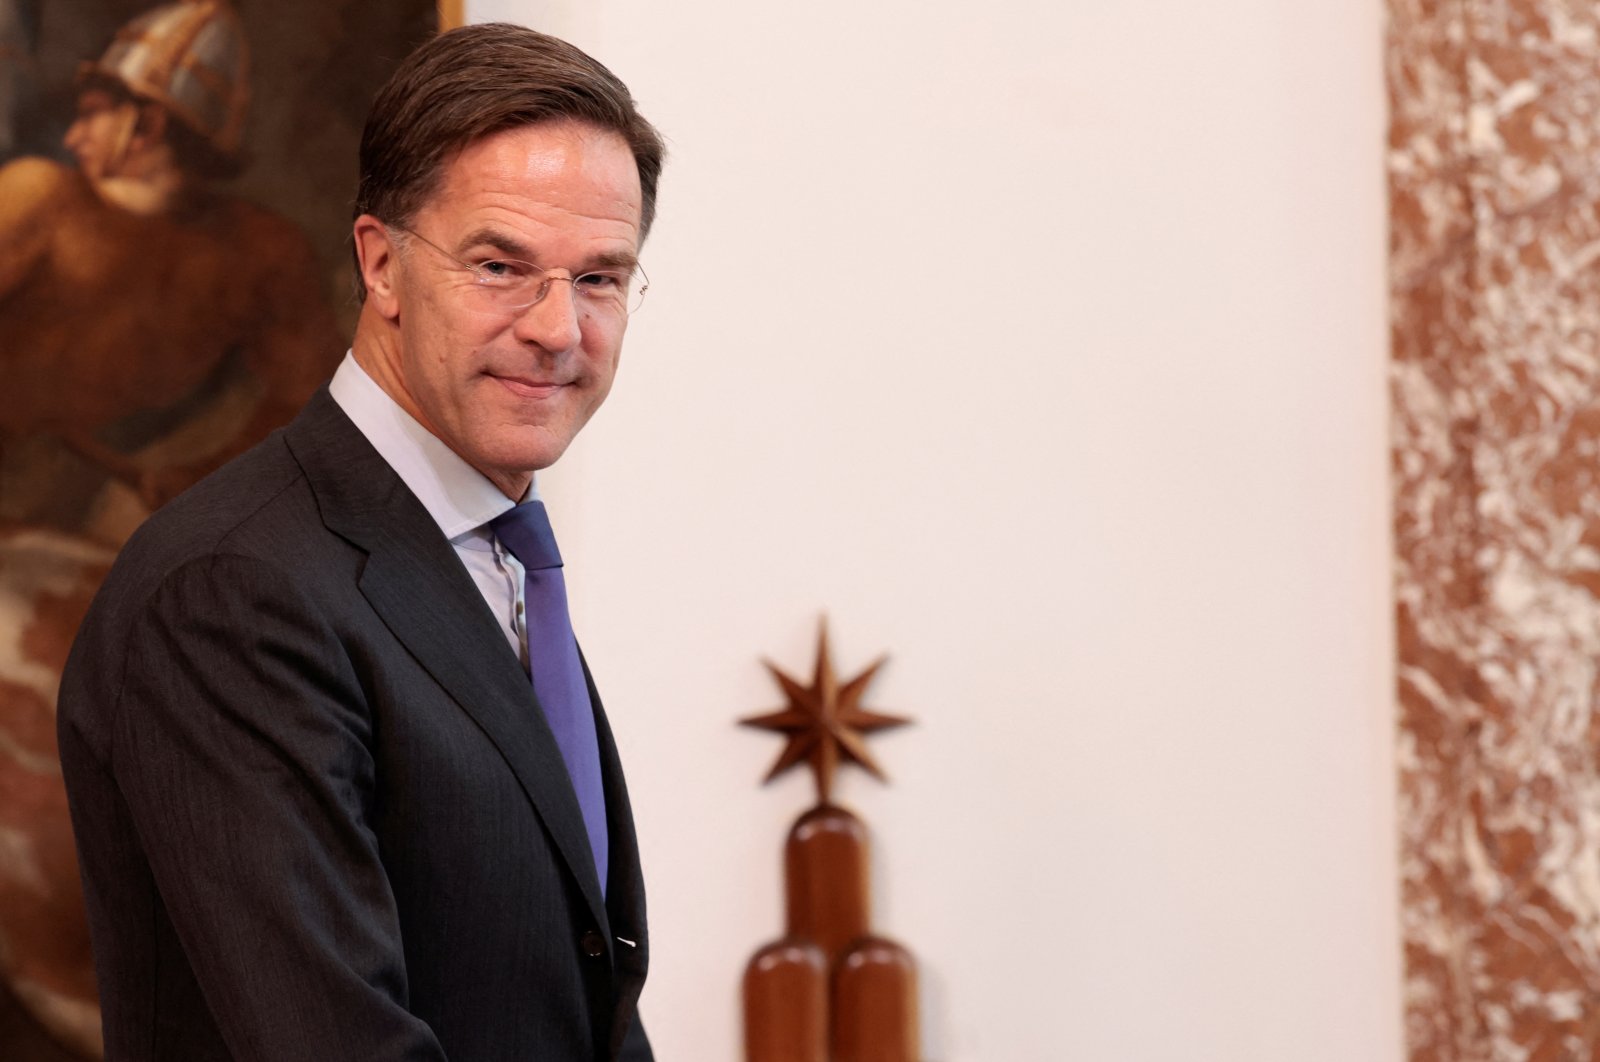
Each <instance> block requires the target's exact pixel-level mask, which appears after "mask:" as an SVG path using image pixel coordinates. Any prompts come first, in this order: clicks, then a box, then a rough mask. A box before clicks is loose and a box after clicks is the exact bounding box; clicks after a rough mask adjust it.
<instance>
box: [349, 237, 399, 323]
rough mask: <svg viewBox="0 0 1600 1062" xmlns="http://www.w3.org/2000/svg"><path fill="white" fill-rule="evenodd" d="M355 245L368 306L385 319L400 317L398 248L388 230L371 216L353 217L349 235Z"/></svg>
mask: <svg viewBox="0 0 1600 1062" xmlns="http://www.w3.org/2000/svg"><path fill="white" fill-rule="evenodd" d="M351 236H352V238H353V239H354V240H355V245H356V261H357V262H359V263H360V267H361V282H362V283H363V284H365V285H366V287H367V304H368V305H369V306H371V307H372V308H373V309H374V310H377V311H378V313H379V314H381V315H382V316H383V317H384V318H386V319H387V320H390V321H393V320H395V319H396V318H398V317H399V316H400V299H399V295H398V294H397V291H396V283H395V282H396V280H397V279H398V272H399V269H400V255H399V251H400V249H399V248H398V247H397V246H396V245H395V242H394V240H393V239H392V238H391V237H390V236H389V227H388V226H387V225H385V224H384V223H383V222H381V221H379V220H378V219H377V218H375V217H373V216H372V215H371V214H362V215H361V216H360V217H358V218H356V223H355V227H354V229H353V230H352V232H351Z"/></svg>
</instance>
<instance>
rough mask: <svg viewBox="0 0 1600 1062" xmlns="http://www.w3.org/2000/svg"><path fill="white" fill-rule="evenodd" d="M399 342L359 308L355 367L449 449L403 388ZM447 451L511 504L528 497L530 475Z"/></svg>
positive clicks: (390, 327)
mask: <svg viewBox="0 0 1600 1062" xmlns="http://www.w3.org/2000/svg"><path fill="white" fill-rule="evenodd" d="M401 343H402V339H401V336H400V330H399V328H397V327H396V326H395V325H394V324H392V323H391V322H389V321H388V320H386V319H384V317H383V316H382V315H381V314H379V313H377V312H376V311H374V310H373V308H372V307H371V306H370V305H363V306H362V307H361V316H360V317H359V318H358V319H357V321H356V334H355V337H354V339H353V340H352V341H351V344H350V353H351V355H352V356H353V357H354V358H355V359H356V364H357V365H359V366H361V369H362V371H363V372H365V373H366V374H367V375H368V376H370V377H371V378H372V382H373V383H375V384H377V385H378V387H379V388H380V389H381V390H382V391H383V393H384V394H386V395H388V396H389V397H390V398H391V399H392V400H393V401H394V404H395V405H397V406H399V407H400V408H401V409H403V410H404V411H405V412H406V415H407V416H409V417H410V418H411V419H412V420H414V421H416V422H417V423H418V424H420V425H422V426H423V428H425V429H427V431H428V433H429V434H430V435H432V436H433V437H434V438H436V439H438V440H439V441H440V442H442V443H444V444H445V445H446V446H450V441H449V439H447V438H446V437H445V436H444V435H443V434H442V433H441V432H440V431H439V430H438V429H437V428H435V427H434V426H433V424H432V422H431V421H430V420H429V419H428V416H427V414H426V413H424V412H423V411H422V407H421V405H420V404H419V403H418V402H417V400H416V399H415V398H414V397H413V396H412V394H411V390H410V388H408V387H407V386H406V383H405V376H404V369H403V367H402V362H401ZM450 448H451V449H452V450H455V452H456V454H457V456H459V457H460V458H461V459H462V460H463V461H466V462H467V463H468V464H469V465H472V467H473V468H475V469H477V471H478V473H479V474H480V475H482V476H483V477H484V478H485V479H487V480H488V481H489V482H490V483H493V484H494V485H495V487H496V489H498V490H499V491H500V493H502V494H504V495H505V496H506V497H508V498H510V499H511V500H512V501H514V502H520V501H521V500H522V499H523V497H524V496H526V495H527V493H528V484H530V483H532V482H533V473H531V472H523V473H520V474H517V475H508V474H506V473H501V472H497V471H494V470H492V469H486V468H479V467H478V466H477V465H476V464H473V462H472V459H471V458H469V457H468V456H467V455H466V454H463V453H461V451H459V450H456V448H455V447H453V446H451V447H450Z"/></svg>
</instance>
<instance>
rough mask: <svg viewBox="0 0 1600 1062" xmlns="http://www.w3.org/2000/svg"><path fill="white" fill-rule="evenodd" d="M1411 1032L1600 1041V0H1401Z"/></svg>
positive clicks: (1396, 335)
mask: <svg viewBox="0 0 1600 1062" xmlns="http://www.w3.org/2000/svg"><path fill="white" fill-rule="evenodd" d="M1389 16H1390V30H1389V41H1388V80H1389V90H1390V100H1391V129H1390V154H1389V185H1390V191H1391V222H1392V236H1391V255H1390V283H1391V293H1392V307H1393V318H1392V327H1393V362H1392V377H1391V384H1392V393H1393V402H1394V407H1393V421H1392V438H1393V446H1394V449H1393V474H1394V480H1393V482H1394V491H1395V517H1394V519H1395V533H1396V575H1395V578H1396V594H1397V616H1398V631H1399V646H1398V652H1399V689H1398V696H1399V704H1400V728H1399V734H1398V739H1399V764H1400V821H1401V824H1402V830H1403V836H1402V838H1401V877H1402V881H1401V888H1402V905H1403V906H1402V918H1403V935H1404V948H1405V962H1406V988H1405V1001H1406V1024H1405V1029H1406V1037H1407V1042H1408V1049H1409V1052H1410V1057H1411V1058H1413V1059H1417V1060H1424V1059H1426V1060H1441V1062H1443V1060H1449V1062H1458V1060H1459V1062H1477V1060H1483V1062H1490V1060H1500V1059H1539V1060H1542V1059H1550V1060H1557V1059H1590V1058H1595V1057H1600V1006H1597V1005H1596V1003H1597V1001H1600V715H1597V713H1596V710H1595V709H1596V697H1597V693H1600V394H1597V392H1600V265H1597V263H1600V7H1597V6H1596V5H1593V4H1575V3H1571V2H1567V0H1498V2H1490V0H1458V2H1446V3H1441V2H1439V0H1389Z"/></svg>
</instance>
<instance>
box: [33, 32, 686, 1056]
mask: <svg viewBox="0 0 1600 1062" xmlns="http://www.w3.org/2000/svg"><path fill="white" fill-rule="evenodd" d="M661 158H662V148H661V141H660V138H659V137H658V136H657V134H656V133H655V131H654V130H653V129H652V128H651V126H650V125H649V124H648V123H647V122H646V121H645V120H644V119H643V118H642V117H640V116H639V114H638V113H637V111H636V110H635V109H634V105H633V101H632V99H631V98H630V97H629V95H628V91H627V89H626V87H625V86H623V85H622V84H621V82H619V81H617V79H616V78H615V77H614V76H613V75H612V74H610V72H608V71H607V70H605V68H604V67H602V66H600V65H599V64H598V63H596V62H595V61H594V60H593V59H591V58H589V57H588V56H586V55H584V54H583V53H582V52H580V51H578V50H577V49H575V48H572V47H571V46H570V45H567V44H564V43H563V42H560V41H557V40H554V39H553V38H549V37H545V36H543V35H541V34H537V33H534V32H533V31H531V30H525V29H519V28H515V27H511V26H501V25H495V26H476V27H469V28H467V29H463V30H457V31H453V32H451V33H448V34H445V35H443V36H441V37H439V38H436V39H435V40H434V41H432V42H430V43H429V44H427V45H425V46H424V47H423V48H422V49H420V50H419V51H418V52H417V53H416V54H415V55H413V56H412V57H410V58H409V59H407V60H406V62H405V63H404V64H403V65H402V67H401V68H400V70H399V71H397V72H396V74H395V76H394V78H393V79H392V80H391V82H390V83H389V85H388V86H386V87H385V88H384V90H383V91H382V92H381V93H380V94H379V97H378V99H377V101H376V102H375V103H374V106H373V111H372V115H371V117H370V118H369V120H368V124H367V128H366V131H365V133H364V135H363V140H362V150H361V184H360V188H359V191H358V196H357V204H356V207H357V213H358V217H357V219H356V222H355V226H354V243H355V251H356V256H357V260H358V263H359V267H360V279H361V282H362V286H363V290H364V302H363V306H362V312H361V317H360V322H359V324H358V326H357V332H356V336H355V342H354V347H353V350H352V352H351V354H350V356H348V357H347V358H346V360H345V362H344V364H342V365H341V366H340V368H339V370H338V372H337V373H336V374H335V377H334V379H333V381H332V382H331V384H330V385H329V387H328V388H326V389H324V390H323V391H321V392H319V393H318V394H317V396H316V397H314V398H313V399H312V400H311V402H310V403H309V404H308V405H307V406H306V408H305V409H304V410H303V411H302V412H301V414H300V416H299V417H298V418H297V419H296V420H295V421H294V422H293V423H292V424H291V425H290V426H289V427H288V428H286V429H285V430H283V431H282V432H280V433H277V434H275V435H273V436H272V437H270V438H269V439H268V440H267V441H266V442H265V443H263V444H262V445H260V446H258V447H256V448H255V449H254V450H252V451H250V452H248V453H247V454H245V455H244V456H242V457H241V458H239V459H238V460H236V461H235V462H233V463H232V464H230V465H228V466H226V467H225V468H223V469H222V470H221V471H219V472H217V473H216V474H214V475H213V476H211V477H209V478H207V479H206V480H204V481H203V482H202V483H201V484H200V485H199V486H197V487H196V488H194V489H193V490H191V491H189V492H187V493H186V494H184V495H182V496H181V497H180V498H178V499H177V500H176V501H174V502H173V503H172V504H171V505H169V506H168V507H166V508H165V509H163V510H161V511H160V512H159V513H157V514H156V516H155V517H153V518H152V519H151V520H150V521H149V522H148V523H147V524H145V526H144V527H143V528H142V529H141V530H140V532H139V533H138V534H137V535H136V536H135V538H134V540H133V541H132V542H130V544H129V546H128V547H127V549H126V550H125V551H124V552H123V554H122V556H121V558H120V559H119V561H118V563H117V566H116V568H115V570H114V571H113V573H112V575H111V577H110V578H109V579H108V580H107V582H106V584H105V587H104V588H103V590H102V591H101V593H100V595H99V597H98V598H97V600H96V602H95V604H94V607H93V608H92V610H91V612H90V615H89V618H88V619H87V620H86V621H85V624H84V626H83V629H82V632H81V634H80V637H79V640H78V642H77V644H76V645H75V647H74V649H73V654H72V658H71V660H70V662H69V664H68V669H67V674H66V678H65V680H64V682H63V686H62V692H61V702H60V717H59V736H60V745H61V759H62V765H63V770H64V772H65V774H66V780H67V786H68V792H69V796H70V800H71V806H72V815H73V824H74V828H75V831H76V834H77V839H78V847H79V852H80V855H81V859H82V865H83V879H84V886H85V893H86V896H87V900H88V906H89V915H90V927H91V932H92V936H93V940H94V948H95V954H96V964H97V969H98V976H99V984H100V991H101V996H102V1006H103V1008H104V1024H105V1036H106V1053H107V1057H108V1058H110V1059H113V1060H115V1059H160V1060H162V1062H186V1060H191V1059H223V1058H237V1059H261V1060H269V1059H270V1060H282V1062H290V1060H294V1062H301V1060H323V1059H329V1060H332V1059H371V1060H384V1062H393V1060H401V1059H404V1060H412V1059H417V1060H421V1059H442V1058H450V1059H454V1060H457V1062H459V1060H463V1059H466V1060H479V1059H481V1060H501V1059H504V1060H512V1059H517V1060H538V1062H566V1060H583V1062H590V1060H598V1059H613V1058H623V1059H629V1060H647V1059H649V1058H650V1057H651V1056H650V1048H649V1045H648V1043H647V1041H646V1040H645V1037H644V1034H643V1030H642V1028H641V1026H640V1024H639V1022H638V1019H637V1016H636V1001H637V998H638V994H639V990H640V987H641V985H642V983H643V980H644V974H645V966H646V954H647V943H646V937H645V910H644V891H643V882H642V877H641V874H640V870H639V859H638V848H637V845H636V843H635V839H634V833H633V824H632V816H631V813H630V811H629V806H628V797H627V789H626V786H625V785H624V782H623V777H622V770H621V766H620V764H619V762H618V759H617V753H616V746H615V744H614V742H613V741H612V738H611V733H610V730H609V728H608V726H607V722H606V717H605V714H604V712H603V711H602V710H601V706H600V700H599V697H598V695H597V694H596V692H595V690H594V686H593V682H592V680H591V679H590V677H589V675H588V671H587V668H586V667H584V665H583V664H582V661H581V659H580V657H579V656H578V652H577V647H576V643H575V642H574V640H573V638H572V634H571V629H570V627H569V626H567V618H566V610H565V599H564V586H563V584H562V582H561V570H560V567H559V563H560V562H559V557H558V556H557V555H556V552H555V550H554V544H553V538H552V535H551V532H550V530H549V526H548V524H547V523H545V522H544V521H543V505H542V503H541V502H540V501H539V500H538V498H537V491H536V489H535V487H534V483H533V473H534V472H535V471H536V470H537V469H540V468H544V467H546V466H548V465H549V464H551V463H552V462H554V461H555V460H556V459H557V458H558V457H560V456H561V453H562V452H563V451H564V450H565V448H566V446H567V444H568V443H570V442H571V440H572V438H573V436H574V435H575V434H576V433H577V432H578V430H579V429H580V428H581V427H582V426H583V425H584V424H585V423H586V422H587V421H588V419H589V417H590V416H591V415H592V414H593V413H594V411H595V409H596V408H597V407H598V406H599V405H600V403H601V401H603V400H604V398H605V396H606V393H607V391H608V390H609V388H610V385H611V381H612V376H613V373H614V372H615V369H616V364H617V358H618V354H619V351H620V348H621V343H622V336H623V332H624V331H625V329H626V326H627V322H628V316H629V314H630V312H631V311H632V310H634V309H636V308H637V305H638V300H639V299H640V297H641V296H642V294H643V286H644V281H643V276H642V273H641V272H640V270H639V269H638V258H637V255H638V250H639V246H640V243H641V242H642V240H643V239H644V236H645V234H646V233H647V232H648V229H649V226H650V221H651V218H652V214H653V210H654V199H655V188H656V181H657V177H658V175H659V172H660V168H661ZM239 253H240V254H241V255H247V254H248V253H249V248H247V247H241V248H240V249H239Z"/></svg>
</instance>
